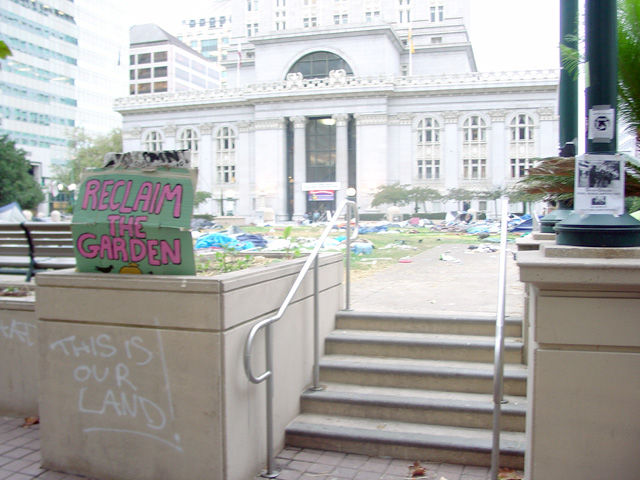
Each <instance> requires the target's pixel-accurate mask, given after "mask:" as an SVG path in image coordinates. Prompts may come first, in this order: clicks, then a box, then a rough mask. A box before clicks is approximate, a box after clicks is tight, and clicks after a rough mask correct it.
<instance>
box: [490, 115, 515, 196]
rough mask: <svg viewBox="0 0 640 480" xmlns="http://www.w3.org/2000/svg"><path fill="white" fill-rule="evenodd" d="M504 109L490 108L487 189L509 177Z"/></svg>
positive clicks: (502, 183)
mask: <svg viewBox="0 0 640 480" xmlns="http://www.w3.org/2000/svg"><path fill="white" fill-rule="evenodd" d="M506 113H507V111H506V110H491V111H490V112H489V115H491V125H489V131H488V132H487V133H488V139H489V155H488V158H487V181H488V183H489V185H487V189H492V188H494V187H501V186H502V185H504V184H505V181H506V179H507V178H508V177H509V161H510V160H509V158H508V156H509V155H507V152H506V150H505V148H506V143H507V142H506V139H505V128H504V127H505V125H504V120H505V115H506Z"/></svg>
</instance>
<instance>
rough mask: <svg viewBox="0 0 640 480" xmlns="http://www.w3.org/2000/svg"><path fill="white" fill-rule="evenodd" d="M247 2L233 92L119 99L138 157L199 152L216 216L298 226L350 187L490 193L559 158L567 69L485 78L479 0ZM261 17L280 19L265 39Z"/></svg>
mask: <svg viewBox="0 0 640 480" xmlns="http://www.w3.org/2000/svg"><path fill="white" fill-rule="evenodd" d="M245 3H246V2H237V6H236V10H234V13H233V19H234V22H233V28H234V30H236V29H237V33H238V36H237V38H236V45H241V54H242V56H241V57H240V56H238V59H237V60H236V61H235V62H232V61H231V60H230V61H229V62H228V63H227V65H226V67H227V70H228V85H229V88H225V89H221V90H219V91H205V92H184V93H176V94H158V95H147V96H136V97H129V98H122V99H119V100H118V101H117V102H116V110H117V111H118V112H120V113H121V114H122V115H123V119H124V127H123V128H124V151H131V150H140V149H143V150H144V149H149V148H150V147H153V148H155V149H182V148H190V149H191V150H192V152H193V157H194V158H195V163H196V165H197V166H198V168H199V186H198V189H199V190H202V191H207V192H211V193H212V195H213V199H212V200H211V201H210V202H209V204H207V205H206V206H205V207H204V208H203V209H202V210H201V211H202V213H205V212H206V213H211V214H216V215H217V214H221V213H223V214H227V213H231V212H233V213H234V214H236V215H242V216H246V217H247V218H256V217H259V215H260V212H263V211H265V209H269V210H273V211H274V212H275V215H276V218H277V219H278V220H289V219H292V220H296V219H301V218H303V216H304V215H305V213H308V212H312V211H315V210H332V209H333V208H334V207H335V205H336V202H337V201H339V200H340V199H342V198H344V196H345V195H346V189H347V188H348V187H354V188H355V189H356V190H357V192H358V193H357V199H358V204H359V206H360V209H361V211H373V210H375V209H372V208H370V204H371V199H372V198H373V195H374V194H375V193H376V191H377V188H378V187H380V186H383V185H390V184H394V183H399V184H401V185H410V186H413V187H429V188H433V189H437V190H438V191H439V192H441V193H442V194H445V193H446V192H447V191H449V190H451V189H455V188H463V189H467V190H473V191H477V192H490V191H493V190H496V189H497V188H502V187H505V186H508V185H511V184H513V183H515V182H516V181H517V180H518V179H519V178H520V177H521V176H522V175H524V173H525V171H526V169H527V168H528V166H529V165H530V164H531V163H532V162H533V160H534V159H535V158H537V157H544V156H551V155H555V154H556V153H557V151H558V148H557V143H558V133H557V118H556V103H557V83H558V74H557V72H555V71H544V72H514V73H478V72H476V71H475V70H476V68H475V61H474V57H473V50H472V48H471V44H470V42H469V41H468V37H467V34H466V22H467V16H468V1H467V0H450V1H446V2H444V1H433V2H423V3H422V4H420V5H419V6H417V7H416V10H411V7H410V6H409V5H410V4H409V2H406V4H405V3H404V2H399V0H398V2H376V1H355V0H352V1H351V2H346V1H345V2H335V5H334V3H333V2H331V4H329V3H326V2H317V3H316V2H312V1H311V0H308V1H307V0H298V1H294V0H289V1H287V2H286V3H285V2H249V3H250V4H251V8H252V10H251V12H248V11H245V10H243V9H242V8H240V4H243V6H244V7H245V8H248V7H247V5H245ZM401 3H402V5H401ZM256 4H257V7H256ZM263 4H264V10H263ZM338 4H339V5H338ZM278 5H280V7H278ZM340 5H342V7H341V8H338V7H339V6H340ZM383 7H384V8H383ZM400 7H402V8H400ZM432 7H433V8H432ZM256 9H257V10H256ZM256 11H257V12H259V14H256ZM278 12H279V14H278V15H276V14H277V13H278ZM283 12H284V15H283ZM250 13H251V14H252V15H253V16H251V15H249V14H250ZM245 14H246V15H245ZM314 15H315V17H314ZM343 15H346V17H343ZM250 16H251V18H254V17H255V18H258V19H259V20H258V21H259V22H263V23H264V26H263V23H260V24H259V25H260V27H259V32H260V33H259V34H258V35H255V36H252V37H251V38H249V37H247V36H246V35H245V34H244V33H246V32H243V31H242V30H243V29H241V28H240V26H243V25H245V23H246V22H244V21H243V18H249V17H250ZM283 16H284V18H286V23H285V24H284V25H283V23H282V22H283V20H282V18H283ZM313 18H315V21H311V20H310V19H313ZM305 19H307V20H305ZM306 25H309V26H306ZM233 85H236V87H233ZM152 138H154V139H159V142H155V143H150V141H149V139H152ZM185 138H191V139H195V141H192V142H191V143H189V142H186V141H185ZM469 200H470V201H471V202H472V206H473V207H474V208H476V209H478V210H485V211H486V210H490V209H492V208H493V205H491V204H492V203H493V202H486V201H484V200H482V199H481V196H476V197H474V198H470V199H469ZM455 206H456V205H455V202H454V204H453V207H454V208H455ZM449 208H452V205H442V204H439V203H436V204H431V205H430V206H428V210H429V211H438V210H444V209H449ZM412 209H413V206H407V207H406V211H407V212H409V211H412ZM381 211H384V209H382V210H381Z"/></svg>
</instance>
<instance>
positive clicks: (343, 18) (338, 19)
mask: <svg viewBox="0 0 640 480" xmlns="http://www.w3.org/2000/svg"><path fill="white" fill-rule="evenodd" d="M333 23H334V25H340V24H341V23H349V15H347V14H346V13H343V14H342V15H334V16H333Z"/></svg>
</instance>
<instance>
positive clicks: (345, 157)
mask: <svg viewBox="0 0 640 480" xmlns="http://www.w3.org/2000/svg"><path fill="white" fill-rule="evenodd" d="M333 119H334V120H335V121H336V182H338V183H339V184H340V189H339V190H338V191H336V206H337V205H338V203H340V202H341V201H342V199H344V198H346V196H347V193H346V192H347V188H349V140H348V122H349V115H347V114H344V113H341V114H337V115H333Z"/></svg>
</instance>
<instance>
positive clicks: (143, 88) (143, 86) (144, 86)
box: [138, 83, 151, 93]
mask: <svg viewBox="0 0 640 480" xmlns="http://www.w3.org/2000/svg"><path fill="white" fill-rule="evenodd" d="M138 93H151V84H150V83H139V84H138Z"/></svg>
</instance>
